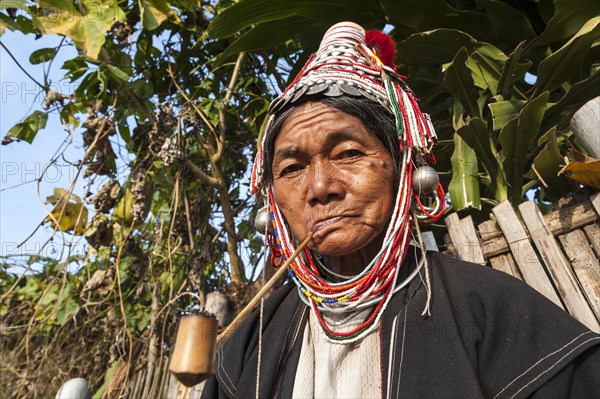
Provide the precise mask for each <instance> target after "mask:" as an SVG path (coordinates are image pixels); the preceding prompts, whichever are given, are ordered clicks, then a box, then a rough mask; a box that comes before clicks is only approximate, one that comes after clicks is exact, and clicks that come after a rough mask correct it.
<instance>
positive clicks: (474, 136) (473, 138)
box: [456, 118, 508, 202]
mask: <svg viewBox="0 0 600 399" xmlns="http://www.w3.org/2000/svg"><path fill="white" fill-rule="evenodd" d="M456 134H458V135H459V136H460V137H461V138H462V139H463V140H464V141H465V143H466V144H467V145H468V146H469V147H471V148H472V149H473V150H474V151H475V153H476V154H477V159H478V160H479V161H480V162H481V163H482V164H483V166H484V167H485V169H486V170H487V172H488V174H489V175H490V178H491V180H492V190H493V191H494V198H495V199H496V200H498V201H499V202H502V201H504V200H506V199H507V197H506V195H507V189H508V187H507V184H506V177H505V176H504V170H503V168H502V160H501V159H500V157H499V155H498V152H497V150H496V145H495V143H494V136H493V134H492V132H490V131H488V130H487V126H486V124H485V123H484V122H483V121H482V120H481V119H479V118H472V119H471V120H469V122H468V123H467V124H466V125H465V126H463V127H461V128H460V129H458V131H457V132H456Z"/></svg>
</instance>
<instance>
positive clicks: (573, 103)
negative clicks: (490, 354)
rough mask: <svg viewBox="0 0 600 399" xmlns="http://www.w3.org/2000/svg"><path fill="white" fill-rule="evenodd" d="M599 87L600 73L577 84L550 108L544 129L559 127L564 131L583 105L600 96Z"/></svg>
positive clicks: (545, 117) (543, 125)
mask: <svg viewBox="0 0 600 399" xmlns="http://www.w3.org/2000/svg"><path fill="white" fill-rule="evenodd" d="M598 87H600V71H597V72H596V73H594V74H593V75H592V76H590V77H589V78H587V79H585V80H582V81H581V82H577V83H575V84H574V85H573V86H571V88H570V89H569V91H567V93H566V94H565V95H564V96H563V97H562V98H561V99H560V100H559V101H558V102H557V103H555V104H554V105H552V106H551V107H550V108H548V111H547V112H546V114H545V115H544V120H543V122H542V129H543V130H548V129H550V128H551V127H552V126H555V125H557V126H558V129H559V130H564V129H565V128H566V127H567V126H568V125H569V122H570V121H571V118H572V117H573V114H574V113H575V112H577V110H578V109H579V108H581V107H582V106H583V104H585V103H587V102H588V101H589V100H591V99H592V98H595V97H597V96H598Z"/></svg>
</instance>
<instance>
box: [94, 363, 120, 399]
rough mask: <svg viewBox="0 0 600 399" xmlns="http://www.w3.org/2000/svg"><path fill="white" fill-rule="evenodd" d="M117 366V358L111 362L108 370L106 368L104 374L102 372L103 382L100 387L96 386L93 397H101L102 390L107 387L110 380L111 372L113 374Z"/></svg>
mask: <svg viewBox="0 0 600 399" xmlns="http://www.w3.org/2000/svg"><path fill="white" fill-rule="evenodd" d="M118 366H119V362H118V361H117V360H115V361H114V362H112V363H111V365H110V367H109V368H108V370H106V374H104V382H103V383H102V386H100V388H98V390H97V391H96V392H95V393H94V396H93V399H102V397H104V392H105V391H106V389H107V388H108V385H109V383H110V380H111V379H112V376H113V374H115V371H116V370H117V367H118Z"/></svg>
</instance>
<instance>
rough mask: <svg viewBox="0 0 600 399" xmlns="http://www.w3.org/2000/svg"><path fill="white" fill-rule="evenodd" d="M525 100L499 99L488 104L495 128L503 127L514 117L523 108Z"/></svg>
mask: <svg viewBox="0 0 600 399" xmlns="http://www.w3.org/2000/svg"><path fill="white" fill-rule="evenodd" d="M523 104H524V101H516V100H514V101H498V102H495V103H490V104H488V107H489V108H490V111H491V112H492V124H493V130H500V129H502V128H503V127H504V126H505V125H506V124H507V123H508V122H509V121H510V120H511V119H514V118H515V117H516V116H517V114H518V113H519V111H520V110H521V108H523Z"/></svg>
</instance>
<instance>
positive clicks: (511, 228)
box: [446, 194, 600, 332]
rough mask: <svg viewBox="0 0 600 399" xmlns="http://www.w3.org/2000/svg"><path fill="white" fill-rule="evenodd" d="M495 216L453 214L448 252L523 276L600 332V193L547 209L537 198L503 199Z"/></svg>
mask: <svg viewBox="0 0 600 399" xmlns="http://www.w3.org/2000/svg"><path fill="white" fill-rule="evenodd" d="M517 211H518V212H517ZM517 213H519V214H520V217H519V216H518V214H517ZM490 219H491V220H488V221H485V222H483V223H481V224H479V225H478V226H477V227H475V226H474V224H473V221H472V219H471V218H470V217H466V218H463V219H459V217H458V215H457V214H451V215H449V216H448V217H447V218H446V226H447V227H448V235H449V240H448V243H447V244H448V249H449V252H450V253H451V254H453V255H454V256H456V257H458V258H460V259H463V260H467V261H470V262H475V263H479V264H481V265H487V266H491V267H493V268H494V269H498V270H501V271H503V272H506V273H508V274H511V275H513V276H515V277H517V278H519V279H521V280H523V281H524V282H526V283H527V284H529V285H531V286H532V287H533V288H535V289H537V290H538V291H539V292H541V293H542V294H544V295H545V296H546V297H547V298H549V299H550V300H551V301H553V302H554V303H556V304H557V305H558V306H560V307H562V308H563V309H564V310H566V311H567V312H569V313H570V314H571V315H572V316H573V317H575V318H576V319H577V320H579V321H581V322H582V323H583V324H585V325H586V326H588V327H589V328H590V329H592V330H593V331H596V332H600V262H599V261H598V259H599V258H600V194H594V195H592V196H590V197H589V198H585V199H583V200H582V201H579V202H578V203H576V204H574V205H571V206H565V207H563V208H561V209H559V210H556V211H553V212H550V213H548V214H547V215H542V213H541V211H540V210H539V209H538V207H537V205H536V204H535V202H533V201H528V202H525V203H522V204H521V205H519V207H518V210H515V209H513V207H512V206H511V205H510V204H509V203H508V202H503V203H501V204H499V205H497V206H496V207H495V208H494V209H493V210H492V215H490Z"/></svg>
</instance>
